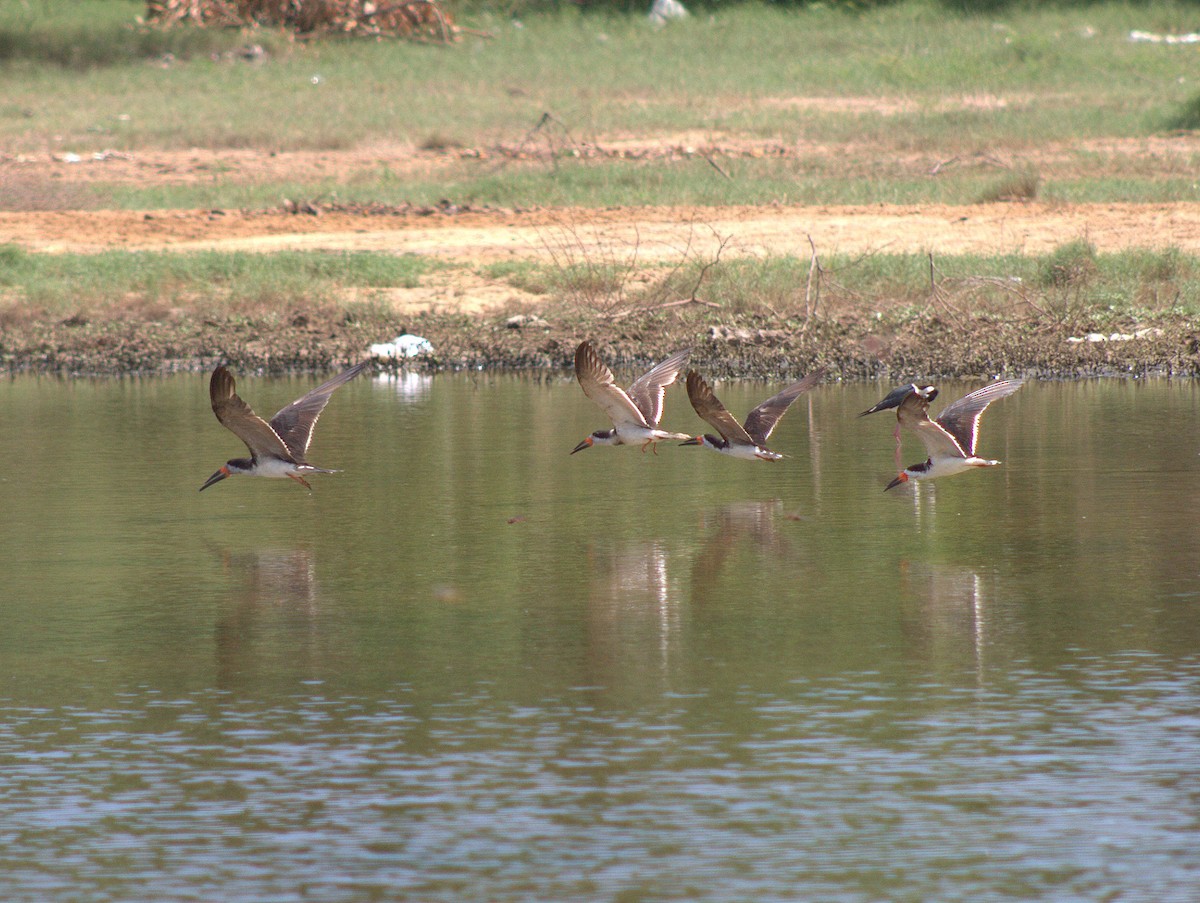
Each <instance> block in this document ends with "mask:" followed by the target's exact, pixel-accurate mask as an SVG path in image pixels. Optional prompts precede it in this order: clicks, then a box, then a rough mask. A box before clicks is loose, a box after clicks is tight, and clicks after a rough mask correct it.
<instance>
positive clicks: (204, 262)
mask: <svg viewBox="0 0 1200 903" xmlns="http://www.w3.org/2000/svg"><path fill="white" fill-rule="evenodd" d="M429 266H430V265H429V263H428V262H427V261H424V260H422V259H421V258H417V257H407V256H405V257H398V256H394V255H388V254H376V253H353V254H349V253H347V254H332V253H322V252H282V253H278V254H247V253H232V254H229V253H216V252H203V253H195V254H175V253H150V252H123V251H110V252H106V253H103V254H95V255H77V254H60V255H45V254H30V253H26V252H24V251H22V250H20V249H18V248H16V247H14V246H12V245H7V246H0V292H3V294H4V296H5V297H6V298H7V299H8V304H7V308H8V312H9V315H10V316H12V315H15V314H16V312H17V311H19V310H21V309H24V310H26V311H28V312H30V314H31V315H35V316H48V317H56V316H70V315H75V314H78V313H80V312H86V313H87V314H88V315H92V316H95V315H100V314H104V315H107V316H126V315H129V316H133V317H145V316H147V315H148V312H149V315H150V316H152V317H153V316H154V315H155V312H157V313H159V314H162V315H165V314H166V313H167V312H168V311H182V312H184V313H186V314H187V315H188V316H192V317H203V316H207V315H211V314H213V313H215V312H230V311H243V312H257V313H262V312H267V311H277V312H281V311H286V310H289V309H291V308H294V307H304V306H306V305H316V306H321V305H328V304H334V303H336V302H337V301H338V299H339V298H340V297H342V295H343V293H344V292H345V290H347V289H353V288H366V289H382V288H392V287H408V288H411V287H415V286H416V285H418V284H419V282H420V279H421V276H422V275H423V274H424V273H425V272H427V270H428V268H429Z"/></svg>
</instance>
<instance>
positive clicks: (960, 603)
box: [900, 560, 994, 677]
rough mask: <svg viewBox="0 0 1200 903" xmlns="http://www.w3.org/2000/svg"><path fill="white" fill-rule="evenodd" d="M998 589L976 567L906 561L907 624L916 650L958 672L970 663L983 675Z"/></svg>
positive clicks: (903, 565) (902, 579) (903, 584)
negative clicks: (990, 607) (990, 609)
mask: <svg viewBox="0 0 1200 903" xmlns="http://www.w3.org/2000/svg"><path fill="white" fill-rule="evenodd" d="M993 589H994V587H993V586H991V581H989V580H988V579H987V578H986V577H985V576H984V575H981V574H980V573H979V572H978V571H976V570H974V569H973V568H969V567H965V566H962V565H953V564H930V563H926V562H914V561H907V560H905V561H901V562H900V592H901V599H902V600H903V604H902V608H901V611H902V624H903V629H904V632H905V635H906V636H907V637H908V638H909V640H910V644H909V645H910V648H911V649H913V650H914V652H915V653H916V654H918V655H919V656H920V657H921V658H923V659H925V660H927V661H928V662H930V663H937V664H939V665H942V666H949V667H951V668H953V669H957V668H959V667H961V666H962V665H963V664H964V663H965V662H964V659H965V660H968V661H969V662H970V664H971V665H973V666H974V668H975V669H976V672H977V674H979V676H980V677H982V669H983V656H984V650H985V647H986V645H987V641H988V628H989V627H990V619H989V612H988V603H989V600H990V599H991V598H992V597H993V595H994V593H993Z"/></svg>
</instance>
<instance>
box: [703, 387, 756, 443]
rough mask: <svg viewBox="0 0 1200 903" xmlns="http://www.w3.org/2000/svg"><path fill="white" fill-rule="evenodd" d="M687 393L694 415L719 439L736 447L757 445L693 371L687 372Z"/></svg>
mask: <svg viewBox="0 0 1200 903" xmlns="http://www.w3.org/2000/svg"><path fill="white" fill-rule="evenodd" d="M687 393H688V399H689V400H690V401H691V403H692V407H693V408H695V410H696V413H697V414H699V415H700V417H701V419H702V420H704V421H705V422H706V423H708V425H709V426H711V427H712V428H713V429H714V430H716V431H717V432H718V433H720V434H721V438H723V439H724V440H725V441H727V442H732V443H735V444H737V445H756V444H757V443H756V442H755V441H754V440H753V439H752V438H750V434H749V433H747V432H746V430H745V429H744V428H743V427H742V425H741V424H740V423H738V422H737V420H735V419H734V416H733V415H732V414H730V413H729V411H728V410H726V408H725V405H723V404H721V402H720V400H718V398H717V396H715V395H713V391H712V389H710V388H709V387H708V383H706V382H705V381H704V378H703V377H702V376H701V375H700V374H699V373H697V372H696V371H695V370H691V371H689V372H688V375H687Z"/></svg>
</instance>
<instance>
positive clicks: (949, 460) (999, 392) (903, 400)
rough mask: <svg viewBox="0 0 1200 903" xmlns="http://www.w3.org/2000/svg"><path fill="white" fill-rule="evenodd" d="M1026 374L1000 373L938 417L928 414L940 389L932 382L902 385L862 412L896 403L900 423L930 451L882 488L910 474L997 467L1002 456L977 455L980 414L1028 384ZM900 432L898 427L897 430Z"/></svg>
mask: <svg viewBox="0 0 1200 903" xmlns="http://www.w3.org/2000/svg"><path fill="white" fill-rule="evenodd" d="M1024 383H1025V380H1023V379H1002V380H999V381H997V382H994V383H991V384H990V385H986V386H984V387H983V388H982V389H976V390H975V391H974V392H972V393H971V394H970V395H964V396H963V397H962V398H960V399H959V400H958V401H956V402H953V403H952V404H949V405H947V406H946V409H945V410H944V411H942V413H940V414H939V415H938V416H937V419H936V420H930V419H929V403H930V402H931V401H933V400H934V399H935V398H937V394H938V390H937V389H936V388H935V387H933V386H917V385H911V386H901V387H900V388H898V389H893V390H892V391H891V392H890V393H889V394H888V396H887V397H886V398H885V399H883V401H881V402H879V404H877V405H875V406H874V407H873V408H871V409H870V410H867V411H863V412H862V413H861V414H859V415H858V416H860V417H865V416H866V415H867V414H874V413H875V412H876V411H886V410H889V409H891V408H895V409H896V429H897V430H899V428H900V427H901V426H905V427H908V428H909V429H910V430H912V431H913V432H915V433H916V434H917V435H918V436H919V437H920V438H921V441H922V442H923V443H925V450H926V451H927V452H928V453H929V457H928V458H927V459H926V460H925V461H924V462H923V463H921V464H913V465H912V466H911V467H906V468H904V469H903V470H902V471H900V475H899V476H897V477H896V479H894V480H892V482H890V483H888V484H887V486H886V487H885V488H884V491H885V492H886V491H887V490H888V489H891V488H892V487H893V486H899V485H900V484H901V483H907V482H908V481H909V480H932V479H935V478H937V477H949V476H953V475H954V474H956V473H962V472H963V471H966V470H970V469H971V468H972V467H995V466H996V465H997V464H999V463H1000V462H999V461H989V460H988V459H986V458H979V457H976V455H975V445H976V443H977V442H978V440H979V418H980V417H982V416H983V412H984V411H985V410H987V406H988V405H990V404H991V403H992V402H993V401H996V400H998V399H1001V398H1005V397H1007V396H1009V395H1012V394H1013V392H1015V391H1017V389H1019V388H1021V386H1022V385H1024ZM897 436H899V433H897Z"/></svg>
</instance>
